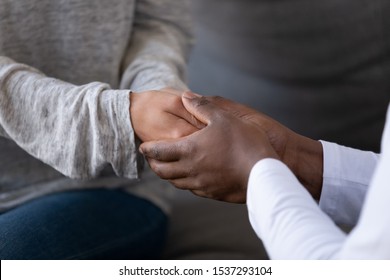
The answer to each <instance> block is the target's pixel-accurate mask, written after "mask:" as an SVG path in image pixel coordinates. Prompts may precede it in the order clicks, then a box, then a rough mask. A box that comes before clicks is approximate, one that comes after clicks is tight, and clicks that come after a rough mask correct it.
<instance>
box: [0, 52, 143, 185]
mask: <svg viewBox="0 0 390 280" xmlns="http://www.w3.org/2000/svg"><path fill="white" fill-rule="evenodd" d="M129 102H130V101H129V91H128V90H111V89H110V87H109V86H108V85H106V84H102V83H96V82H95V83H90V84H86V85H82V86H75V85H72V84H69V83H66V82H63V81H60V80H56V79H52V78H49V77H46V76H45V75H44V74H42V73H40V72H39V71H38V70H36V69H34V68H31V67H29V66H27V65H24V64H18V63H16V62H14V61H13V60H11V59H9V58H7V57H0V136H2V137H6V138H9V139H12V140H13V141H14V142H15V143H16V144H17V145H19V146H20V147H21V148H22V149H24V150H25V151H26V152H28V153H29V154H31V155H32V156H34V157H35V158H37V159H39V160H41V161H42V162H44V163H46V164H48V165H50V166H52V167H53V168H55V169H56V170H58V171H59V172H61V173H62V174H64V175H65V176H69V177H71V178H78V179H80V178H90V177H95V176H97V175H98V174H99V172H100V171H101V170H102V169H103V168H104V167H105V166H107V165H111V166H112V168H113V170H114V171H115V173H116V174H117V175H118V176H123V177H127V178H136V177H137V161H136V147H135V144H134V134H133V129H132V127H131V123H130V116H129V105H130V104H129Z"/></svg>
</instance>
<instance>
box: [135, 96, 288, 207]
mask: <svg viewBox="0 0 390 280" xmlns="http://www.w3.org/2000/svg"><path fill="white" fill-rule="evenodd" d="M182 104H183V105H184V107H185V109H186V110H187V111H188V112H189V113H190V115H191V116H193V117H195V118H196V119H197V120H198V121H200V122H201V123H203V124H204V125H205V127H204V128H202V129H200V130H198V131H195V132H193V133H191V134H189V135H187V136H184V137H180V138H176V139H167V140H159V141H150V142H146V143H143V144H142V145H141V147H140V151H141V152H142V153H143V154H144V155H145V157H146V158H147V160H148V162H149V165H150V166H151V168H152V169H153V170H154V172H155V173H156V174H157V175H159V176H160V177H161V178H163V179H166V180H169V181H170V182H171V183H172V184H173V185H175V186H176V187H178V188H181V189H187V190H190V191H192V192H193V193H194V194H196V195H199V196H202V197H207V198H212V199H217V200H223V201H227V202H236V203H244V202H245V201H246V188H247V182H248V177H249V173H250V171H251V169H252V167H253V165H254V164H255V163H256V162H257V161H259V160H260V159H263V158H279V157H280V156H282V157H283V156H284V151H285V145H286V143H287V140H286V139H287V138H288V137H289V132H290V131H289V130H288V129H286V128H285V127H283V126H282V125H280V124H278V123H277V122H276V121H274V120H272V119H270V118H268V117H267V116H265V115H263V114H261V113H259V112H257V111H254V110H252V109H250V108H248V107H245V106H243V105H240V104H237V103H234V102H232V101H229V100H226V99H223V98H220V97H202V96H199V95H195V94H193V93H189V92H187V93H184V94H183V96H182ZM259 119H261V121H259Z"/></svg>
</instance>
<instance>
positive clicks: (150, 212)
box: [0, 189, 168, 259]
mask: <svg viewBox="0 0 390 280" xmlns="http://www.w3.org/2000/svg"><path fill="white" fill-rule="evenodd" d="M167 220H168V219H167V216H166V215H165V214H164V213H163V212H162V211H161V210H160V209H159V208H158V207H156V206H155V205H154V204H152V203H151V202H149V201H147V200H144V199H142V198H139V197H137V196H134V195H131V194H128V193H126V192H123V191H120V190H105V189H98V190H83V191H71V192H64V193H58V194H52V195H48V196H44V197H41V198H38V199H35V200H33V201H31V202H29V203H26V204H23V205H21V206H20V207H17V208H15V209H13V210H10V211H8V212H6V213H3V214H1V215H0V259H156V258H159V256H160V253H161V251H162V248H163V243H164V239H165V234H166V229H167Z"/></svg>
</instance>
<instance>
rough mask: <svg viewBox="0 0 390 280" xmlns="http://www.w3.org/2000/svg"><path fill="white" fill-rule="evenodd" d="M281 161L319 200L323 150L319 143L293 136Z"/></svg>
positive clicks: (300, 136)
mask: <svg viewBox="0 0 390 280" xmlns="http://www.w3.org/2000/svg"><path fill="white" fill-rule="evenodd" d="M291 138H292V139H293V140H290V141H289V142H290V143H289V146H288V147H287V151H288V152H286V159H284V160H283V161H284V162H285V163H286V164H287V165H288V166H289V168H290V169H291V170H292V171H293V173H294V174H295V176H297V178H298V179H299V181H300V182H301V183H302V184H303V185H304V186H305V188H306V189H307V190H308V191H309V193H310V194H311V195H312V196H313V198H314V199H316V200H319V199H320V196H321V191H322V175H323V150H322V145H321V143H320V142H319V141H316V140H313V139H310V138H307V137H304V136H302V135H298V134H294V135H292V137H291Z"/></svg>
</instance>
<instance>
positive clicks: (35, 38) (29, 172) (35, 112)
mask: <svg viewBox="0 0 390 280" xmlns="http://www.w3.org/2000/svg"><path fill="white" fill-rule="evenodd" d="M189 25H190V21H189V18H188V10H187V3H186V1H183V0H181V1H175V0H137V1H136V0H116V1H111V0H84V1H79V0H54V1H53V0H18V1H13V0H0V211H6V210H8V209H10V208H12V207H15V206H17V205H19V204H21V203H24V202H26V201H28V200H30V199H32V198H35V197H38V196H41V195H44V194H48V193H53V192H58V191H64V190H70V189H81V188H94V187H107V188H110V187H111V188H112V187H123V188H126V189H127V190H129V191H131V192H133V193H136V194H138V195H141V196H143V197H146V198H148V199H150V200H152V201H153V202H154V203H156V204H157V205H159V206H160V207H162V208H163V209H165V210H166V209H167V201H166V198H167V194H168V192H169V187H168V186H167V185H166V183H164V182H162V181H161V180H159V179H157V178H156V176H154V175H152V173H151V172H150V171H146V173H144V175H143V176H142V175H141V177H143V178H142V180H138V178H139V174H138V171H139V168H140V161H139V160H137V158H139V157H138V156H137V148H136V144H135V139H134V133H133V128H132V125H131V121H130V115H129V106H130V103H129V89H132V90H136V91H142V90H148V89H159V88H162V87H166V86H170V87H174V88H178V89H184V88H185V85H184V83H183V82H182V81H183V75H184V72H185V60H186V56H187V54H188V51H189V47H190V43H191V37H190V32H189Z"/></svg>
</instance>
